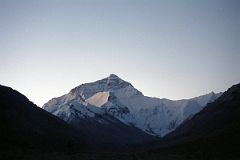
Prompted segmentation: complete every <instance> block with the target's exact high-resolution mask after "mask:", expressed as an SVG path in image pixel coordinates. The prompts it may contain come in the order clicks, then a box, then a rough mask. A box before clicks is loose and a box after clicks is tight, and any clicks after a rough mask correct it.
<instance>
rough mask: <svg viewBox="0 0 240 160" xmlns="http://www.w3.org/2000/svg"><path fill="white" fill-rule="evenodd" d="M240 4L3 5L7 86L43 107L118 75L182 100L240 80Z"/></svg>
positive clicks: (60, 0) (103, 0)
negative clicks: (79, 89) (51, 100)
mask: <svg viewBox="0 0 240 160" xmlns="http://www.w3.org/2000/svg"><path fill="white" fill-rule="evenodd" d="M239 8H240V1H239V0H41V1H39V0H21V1H19V0H0V84H1V85H6V86H10V87H12V88H14V89H16V90H18V91H20V92H21V93H23V94H24V95H26V96H27V97H28V98H29V99H30V100H31V101H33V102H34V103H35V104H37V105H38V106H42V105H43V104H44V103H46V102H47V101H48V100H50V99H51V98H53V97H58V96H61V95H63V94H66V93H68V92H69V91H70V90H71V89H72V88H74V87H75V86H78V85H80V84H82V83H87V82H93V81H96V80H99V79H102V78H105V77H107V76H109V75H110V74H111V73H114V74H116V75H118V76H119V77H121V78H122V79H124V80H126V81H129V82H130V83H132V85H133V86H134V87H136V88H137V89H138V90H140V91H141V92H143V94H144V95H147V96H152V97H159V98H169V99H183V98H191V97H195V96H199V95H202V94H206V93H208V92H211V91H214V92H220V91H225V90H227V88H229V87H230V86H231V85H233V84H236V83H239V82H240V10H239Z"/></svg>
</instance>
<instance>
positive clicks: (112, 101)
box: [43, 74, 221, 137]
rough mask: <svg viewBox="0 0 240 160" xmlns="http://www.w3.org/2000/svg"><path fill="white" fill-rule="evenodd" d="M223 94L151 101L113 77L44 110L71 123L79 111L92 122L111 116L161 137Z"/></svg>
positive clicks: (57, 100) (88, 85)
mask: <svg viewBox="0 0 240 160" xmlns="http://www.w3.org/2000/svg"><path fill="white" fill-rule="evenodd" d="M220 95H221V93H219V94H215V93H210V94H207V95H203V96H200V97H196V98H193V99H188V100H187V99H185V100H177V101H173V100H168V99H159V98H152V97H147V96H144V95H143V94H142V93H141V92H140V91H138V90H137V89H135V88H134V87H133V86H132V85H131V84H130V83H129V82H126V81H124V80H122V79H121V78H119V77H118V76H116V75H114V74H111V75H110V76H109V77H107V78H104V79H102V80H99V81H96V82H93V83H86V84H82V85H80V86H78V87H76V88H74V89H72V90H71V91H70V92H69V93H68V94H66V95H63V96H61V97H59V98H54V99H52V100H50V101H49V102H48V103H46V104H45V105H44V106H43V108H44V109H45V110H47V111H49V112H51V113H53V114H54V115H57V116H59V117H61V118H62V119H64V120H65V121H68V122H70V121H71V120H72V119H75V116H73V115H76V111H78V115H79V117H85V118H86V117H91V118H92V119H96V118H94V117H96V115H101V117H104V116H106V115H108V116H111V117H114V118H116V119H118V120H119V121H121V122H122V123H124V124H126V125H129V126H134V127H136V128H139V129H141V130H143V131H144V132H146V133H148V134H151V135H156V136H160V137H162V136H164V135H166V134H168V133H169V132H171V131H173V130H174V129H175V128H176V127H177V126H179V125H180V124H181V123H182V122H183V121H184V120H186V119H189V118H191V117H192V116H193V115H194V114H196V113H197V112H199V111H200V110H202V109H203V108H204V106H205V105H206V104H207V103H208V102H212V101H214V100H215V99H217V98H218V97H219V96H220ZM79 111H81V112H79ZM98 122H100V121H99V120H98ZM100 123H104V121H102V122H100Z"/></svg>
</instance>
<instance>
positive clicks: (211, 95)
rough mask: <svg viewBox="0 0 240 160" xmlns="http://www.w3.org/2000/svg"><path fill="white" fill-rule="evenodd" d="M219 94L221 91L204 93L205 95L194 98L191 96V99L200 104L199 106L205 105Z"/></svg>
mask: <svg viewBox="0 0 240 160" xmlns="http://www.w3.org/2000/svg"><path fill="white" fill-rule="evenodd" d="M221 95H222V93H221V92H220V93H214V92H210V93H208V94H205V95H202V96H199V97H195V98H193V100H195V101H196V102H198V104H200V105H201V106H206V105H207V104H208V103H210V102H213V101H214V100H216V99H217V98H218V97H220V96H221Z"/></svg>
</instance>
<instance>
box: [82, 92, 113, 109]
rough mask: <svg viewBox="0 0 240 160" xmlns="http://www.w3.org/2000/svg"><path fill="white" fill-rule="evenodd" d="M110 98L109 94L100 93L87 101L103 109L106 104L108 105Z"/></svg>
mask: <svg viewBox="0 0 240 160" xmlns="http://www.w3.org/2000/svg"><path fill="white" fill-rule="evenodd" d="M108 97H109V92H108V91H106V92H98V93H96V94H94V95H93V96H92V97H90V98H88V99H86V101H87V102H88V103H89V104H91V105H94V106H97V107H101V106H102V105H104V104H105V103H107V101H108Z"/></svg>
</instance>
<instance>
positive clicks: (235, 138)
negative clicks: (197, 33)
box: [0, 84, 240, 160]
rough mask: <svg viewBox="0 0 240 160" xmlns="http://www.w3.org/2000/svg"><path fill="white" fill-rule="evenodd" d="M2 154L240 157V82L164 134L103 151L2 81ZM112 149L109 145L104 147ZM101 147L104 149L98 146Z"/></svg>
mask: <svg viewBox="0 0 240 160" xmlns="http://www.w3.org/2000/svg"><path fill="white" fill-rule="evenodd" d="M0 108H1V109H0V159H3V160H5V159H18V160H20V159H24V160H27V159H29V160H32V159H34V160H38V159H46V160H48V159H49V160H54V159H56V160H61V159H66V160H69V159H73V160H75V159H77V160H78V159H84V160H85V159H112V160H114V159H124V160H128V159H129V160H131V159H146V160H148V159H149V160H155V159H156V160H161V159H162V160H175V159H177V160H178V159H180V160H181V159H183V160H185V159H192V160H198V159H199V160H201V159H202V160H205V159H211V160H214V159H216V160H219V159H226V160H231V159H232V160H235V159H236V160H238V159H240V138H239V135H240V84H238V85H235V86H233V87H231V88H230V89H229V90H228V91H226V92H225V93H224V94H223V95H222V96H221V97H220V98H219V99H217V100H216V101H215V102H213V103H210V104H208V105H207V107H206V108H205V109H203V110H202V111H201V112H199V113H198V114H196V115H195V116H194V117H193V118H192V119H191V120H189V121H186V122H185V123H183V124H182V125H181V126H179V127H178V128H177V129H176V130H175V131H174V132H172V133H171V134H169V135H168V136H167V137H166V138H164V139H160V140H155V141H153V142H151V143H145V144H138V145H135V146H134V145H132V146H128V145H126V146H124V147H122V148H114V147H112V150H111V151H110V150H106V151H105V152H104V146H101V149H100V148H98V147H97V146H92V144H91V143H89V142H88V141H89V138H86V137H87V135H86V134H85V133H82V132H80V131H78V130H75V129H74V128H72V127H71V126H69V125H68V124H66V123H65V122H64V121H62V120H60V119H58V118H56V117H55V116H52V115H51V114H49V113H47V112H46V111H44V110H42V109H41V108H38V107H37V106H36V105H34V104H33V103H31V102H30V101H29V100H28V99H27V98H26V97H25V96H23V95H22V94H20V93H19V92H17V91H15V90H12V89H11V88H8V87H4V86H0ZM106 147H108V148H111V146H106ZM100 150H101V151H100Z"/></svg>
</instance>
